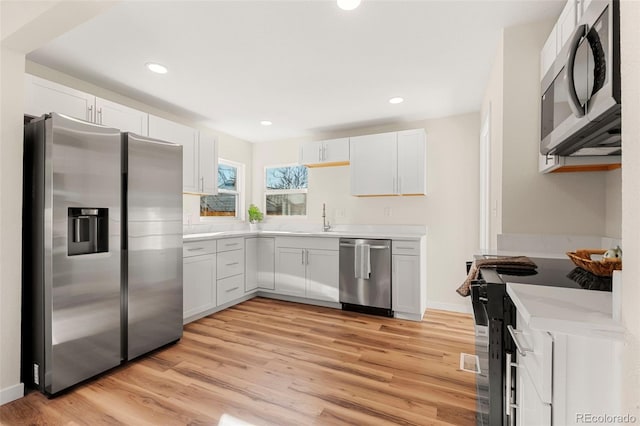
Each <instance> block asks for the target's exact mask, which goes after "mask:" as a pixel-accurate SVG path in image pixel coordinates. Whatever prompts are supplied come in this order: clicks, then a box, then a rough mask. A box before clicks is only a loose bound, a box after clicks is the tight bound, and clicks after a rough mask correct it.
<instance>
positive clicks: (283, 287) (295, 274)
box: [275, 247, 306, 297]
mask: <svg viewBox="0 0 640 426" xmlns="http://www.w3.org/2000/svg"><path fill="white" fill-rule="evenodd" d="M304 255H305V250H304V249H299V248H288V247H282V248H278V249H277V251H276V283H275V290H276V291H277V292H278V293H281V294H287V295H291V296H300V297H304V296H305V293H306V290H305V273H306V266H305V263H304V262H305V258H304Z"/></svg>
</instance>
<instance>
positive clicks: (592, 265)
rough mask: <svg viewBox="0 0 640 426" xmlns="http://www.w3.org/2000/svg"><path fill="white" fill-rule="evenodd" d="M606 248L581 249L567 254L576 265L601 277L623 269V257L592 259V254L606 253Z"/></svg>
mask: <svg viewBox="0 0 640 426" xmlns="http://www.w3.org/2000/svg"><path fill="white" fill-rule="evenodd" d="M605 252H606V250H601V249H580V250H576V251H575V252H573V251H570V252H567V256H569V258H570V259H571V260H572V261H573V263H574V264H575V265H576V266H579V267H580V268H582V269H584V270H586V271H589V272H591V273H592V274H594V275H598V276H599V277H610V276H611V275H612V274H613V271H616V270H621V269H622V259H614V258H604V259H602V260H591V255H592V254H604V253H605Z"/></svg>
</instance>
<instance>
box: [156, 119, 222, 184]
mask: <svg viewBox="0 0 640 426" xmlns="http://www.w3.org/2000/svg"><path fill="white" fill-rule="evenodd" d="M149 136H150V137H152V138H157V139H161V140H165V141H167V142H174V143H177V144H180V145H182V187H183V191H184V192H189V193H196V194H216V193H217V192H218V183H217V180H218V151H217V143H216V139H215V138H214V137H212V136H209V135H207V134H204V133H200V134H198V131H197V130H196V129H193V128H191V127H189V126H185V125H183V124H179V123H175V122H173V121H169V120H165V119H164V118H160V117H156V116H155V115H151V114H149Z"/></svg>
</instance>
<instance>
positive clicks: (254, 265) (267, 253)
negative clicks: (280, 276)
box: [244, 237, 275, 292]
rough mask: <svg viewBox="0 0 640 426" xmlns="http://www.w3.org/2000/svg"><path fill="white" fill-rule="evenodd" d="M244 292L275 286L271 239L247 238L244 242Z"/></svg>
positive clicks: (273, 245)
mask: <svg viewBox="0 0 640 426" xmlns="http://www.w3.org/2000/svg"><path fill="white" fill-rule="evenodd" d="M244 244H245V246H244V250H245V273H244V275H245V286H244V291H245V292H249V291H253V290H257V289H258V288H260V289H265V290H273V289H274V286H275V264H274V262H275V251H274V250H275V249H274V247H275V242H274V238H273V237H249V238H247V239H246V240H245V243H244Z"/></svg>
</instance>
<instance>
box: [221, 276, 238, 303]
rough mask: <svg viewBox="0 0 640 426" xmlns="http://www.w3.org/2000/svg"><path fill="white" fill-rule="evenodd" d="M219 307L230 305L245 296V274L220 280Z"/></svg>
mask: <svg viewBox="0 0 640 426" xmlns="http://www.w3.org/2000/svg"><path fill="white" fill-rule="evenodd" d="M217 293H218V306H220V305H224V304H225V303H229V302H231V301H232V300H235V299H238V298H240V297H242V295H244V274H240V275H234V276H232V277H229V278H225V279H222V280H218V286H217Z"/></svg>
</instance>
